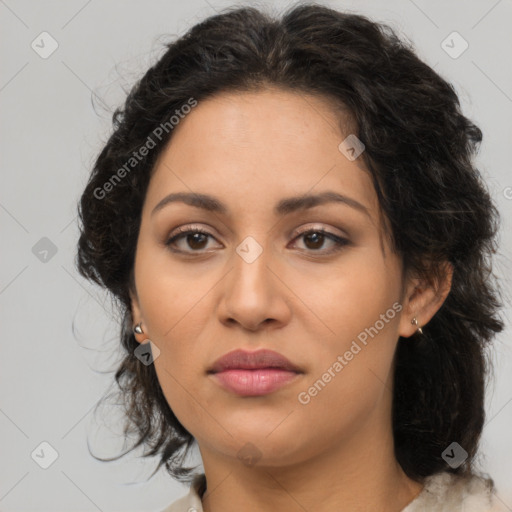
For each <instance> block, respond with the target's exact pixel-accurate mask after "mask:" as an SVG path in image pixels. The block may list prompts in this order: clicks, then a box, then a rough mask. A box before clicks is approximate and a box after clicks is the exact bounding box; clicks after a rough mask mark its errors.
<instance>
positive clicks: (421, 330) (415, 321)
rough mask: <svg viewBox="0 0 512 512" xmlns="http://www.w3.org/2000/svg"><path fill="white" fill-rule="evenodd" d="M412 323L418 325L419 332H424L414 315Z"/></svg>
mask: <svg viewBox="0 0 512 512" xmlns="http://www.w3.org/2000/svg"><path fill="white" fill-rule="evenodd" d="M411 324H413V325H416V326H417V327H418V332H419V333H420V334H423V329H422V328H421V327H420V326H419V325H418V320H416V317H414V318H413V319H412V320H411Z"/></svg>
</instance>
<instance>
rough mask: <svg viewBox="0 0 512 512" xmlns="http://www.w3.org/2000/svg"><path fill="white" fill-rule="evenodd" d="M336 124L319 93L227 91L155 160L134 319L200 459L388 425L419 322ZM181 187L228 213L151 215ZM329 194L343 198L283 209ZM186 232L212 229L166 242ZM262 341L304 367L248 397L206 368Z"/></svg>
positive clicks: (273, 449)
mask: <svg viewBox="0 0 512 512" xmlns="http://www.w3.org/2000/svg"><path fill="white" fill-rule="evenodd" d="M338 124H339V122H338V120H337V117H336V116H335V115H334V114H333V111H332V109H330V108H329V104H328V103H326V102H324V101H322V100H320V99H318V98H315V97H312V96H306V95H302V94H297V93H292V92H285V91H280V90H275V89H267V90H265V91H263V92H257V93H241V94H234V93H223V94H221V95H218V96H217V97H215V98H211V99H208V100H205V101H202V102H199V104H198V105H197V106H196V107H195V108H193V109H192V111H191V112H190V113H189V114H188V115H187V116H186V117H184V119H182V120H181V121H180V122H179V125H177V126H176V127H175V128H174V133H173V137H172V140H171V143H170V144H169V145H168V146H167V148H166V149H165V150H164V152H163V153H162V154H161V155H160V158H159V159H158V162H157V164H156V167H155V169H154V175H153V176H152V178H151V182H150V185H149V188H148V191H147V196H146V200H145V204H144V208H143V212H142V222H141V229H140V234H139V239H138V245H137V252H136V261H135V282H136V291H137V295H136V296H133V315H134V320H136V322H138V321H142V324H143V329H144V332H145V333H146V334H147V336H148V337H149V339H151V341H152V342H153V343H154V344H155V345H156V346H157V347H158V348H159V350H160V354H159V356H158V357H157V358H156V359H155V362H154V364H155V368H156V372H157V375H158V379H159V381H160V384H161V387H162V389H163V392H164V394H165V397H166V399H167V401H168V403H169V405H170V407H171V408H172V410H173V411H174V413H175V415H176V416H177V418H178V419H179V421H180V422H181V423H182V425H183V426H184V427H185V428H186V429H187V430H188V431H189V432H190V433H191V434H192V435H193V436H194V437H195V438H196V440H197V441H198V444H199V447H200V449H201V452H202V454H203V456H204V455H205V454H206V453H210V454H213V453H215V454H217V456H219V457H223V458H225V457H232V458H236V457H237V456H240V455H242V454H245V455H247V451H248V450H249V452H251V451H252V455H253V456H254V457H255V458H256V459H259V460H260V462H259V463H260V464H268V465H269V466H279V465H285V464H290V463H296V462H300V461H304V460H306V459H307V458H310V457H314V456H315V455H317V454H319V453H321V452H324V453H325V452H326V451H328V450H330V449H331V448H332V447H333V446H344V444H345V445H348V444H349V443H350V442H351V440H354V439H356V437H357V436H359V435H362V433H363V432H364V433H365V435H366V436H370V435H377V436H378V435H379V432H384V431H386V432H388V433H389V428H390V411H391V383H392V370H393V369H392V362H393V355H394V351H395V347H396V344H397V340H398V337H399V335H403V336H410V335H411V334H412V333H413V332H414V331H415V327H414V326H411V325H410V320H411V318H410V317H407V318H406V317H405V315H404V314H403V311H402V313H401V312H400V310H401V308H402V304H401V300H402V297H401V290H402V280H401V270H402V268H401V261H400V259H399V258H398V256H397V255H395V254H393V253H392V252H391V250H390V246H389V244H388V240H387V238H386V237H385V236H384V235H383V234H382V228H381V221H380V220H379V216H378V203H377V197H376V194H375V191H374V188H373V185H372V182H371V179H370V177H369V175H368V174H367V173H366V172H365V171H364V170H363V166H362V162H361V160H362V159H361V158H356V159H355V160H350V159H349V158H347V156H346V155H345V154H344V152H343V151H341V150H340V148H339V146H340V144H341V143H342V142H343V141H344V139H345V138H346V137H347V136H348V135H349V133H343V134H342V133H340V131H339V129H338ZM348 145H349V143H347V147H344V149H345V152H346V150H347V149H348ZM356 149H357V148H356ZM348 154H350V152H349V153H348ZM176 193H180V194H185V195H187V197H189V195H191V194H202V195H205V196H209V197H211V198H212V201H213V200H215V202H216V204H219V205H221V206H222V208H221V209H218V210H217V211H211V210H209V209H207V208H202V207H200V206H193V205H191V204H187V202H182V201H169V202H167V203H166V204H165V205H163V206H162V207H160V208H156V209H155V207H156V206H157V205H158V204H159V203H160V202H161V201H162V200H164V198H166V197H167V196H168V195H169V194H176ZM326 193H329V194H332V195H334V194H337V195H339V196H343V197H345V198H346V200H342V201H334V200H332V201H325V202H315V201H311V202H305V203H304V204H303V207H302V208H293V207H285V206H286V205H288V206H290V205H291V206H293V205H294V202H293V201H289V200H290V199H291V198H301V197H302V196H304V195H312V196H317V195H322V194H326ZM284 200H287V203H283V201H284ZM210 202H211V201H210ZM205 204H208V203H207V202H205ZM283 204H284V205H285V206H283ZM279 205H281V208H279V209H278V206H279ZM312 205H314V206H312ZM307 206H312V207H307ZM178 228H180V229H181V230H182V231H183V230H185V231H188V230H190V231H192V232H195V231H197V230H199V231H202V232H205V233H207V234H206V235H201V234H196V235H195V236H194V235H193V234H192V235H191V234H189V235H188V236H187V235H184V236H181V237H179V238H177V239H175V240H174V242H172V243H171V245H168V246H167V245H166V243H167V242H168V241H169V239H171V238H173V237H174V236H175V235H176V234H179V233H177V231H176V230H177V229H178ZM320 230H324V231H325V232H327V234H326V235H322V233H319V231H320ZM306 232H309V234H306V235H304V233H306ZM330 237H332V238H330ZM336 237H339V239H341V243H339V244H338V243H337V242H336ZM139 341H144V340H139ZM262 348H264V349H270V350H273V351H276V352H278V353H280V354H282V355H284V356H285V357H286V358H288V359H289V360H290V361H291V362H292V363H293V364H294V365H296V366H297V367H298V368H299V369H300V370H301V373H294V374H291V378H290V379H289V380H287V381H285V383H284V385H282V386H281V387H279V388H277V389H275V390H273V391H271V392H266V393H261V394H253V395H244V394H239V393H238V392H235V391H233V390H231V389H227V388H225V387H223V386H222V385H221V384H220V379H218V375H217V376H216V375H213V374H210V373H208V371H209V369H210V368H211V366H212V365H213V363H214V362H215V361H216V360H217V359H218V358H219V357H221V356H222V355H224V354H226V353H228V352H230V351H232V350H234V349H243V350H246V351H249V352H253V351H257V350H259V349H262ZM248 371H250V370H248ZM270 371H272V370H270ZM274 375H275V374H274ZM288 375H290V374H288ZM246 443H251V446H250V448H248V447H247V446H245V445H246ZM244 446H245V448H244ZM240 450H241V451H240ZM249 455H251V453H249Z"/></svg>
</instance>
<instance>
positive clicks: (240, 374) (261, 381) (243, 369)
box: [208, 349, 303, 396]
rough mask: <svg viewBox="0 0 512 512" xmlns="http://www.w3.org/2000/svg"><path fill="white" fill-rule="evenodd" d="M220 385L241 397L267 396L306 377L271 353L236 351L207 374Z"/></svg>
mask: <svg viewBox="0 0 512 512" xmlns="http://www.w3.org/2000/svg"><path fill="white" fill-rule="evenodd" d="M208 373H209V374H211V375H212V378H214V379H215V380H216V381H217V383H219V384H220V385H221V386H223V387H224V388H226V389H228V390H230V391H232V392H234V393H236V394H238V395H242V396H258V395H266V394H268V393H272V392H273V391H276V390H277V389H279V388H280V387H282V386H284V385H285V384H286V383H288V382H290V381H291V380H293V379H295V378H297V377H298V376H299V375H300V374H301V373H303V372H302V371H301V370H300V368H298V367H297V366H296V365H294V364H293V363H291V362H290V361H289V360H288V359H286V357H284V356H283V355H281V354H279V353H277V352H274V351H272V350H266V349H263V350H258V351H256V352H246V351H244V350H234V351H232V352H229V353H227V354H225V355H224V356H222V357H221V358H220V359H218V360H217V361H216V362H215V363H214V364H213V366H212V367H211V368H210V369H209V371H208Z"/></svg>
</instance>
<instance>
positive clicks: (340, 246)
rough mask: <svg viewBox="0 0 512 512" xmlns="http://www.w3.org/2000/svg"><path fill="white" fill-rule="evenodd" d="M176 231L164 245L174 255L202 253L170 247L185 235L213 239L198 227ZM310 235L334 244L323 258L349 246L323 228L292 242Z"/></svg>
mask: <svg viewBox="0 0 512 512" xmlns="http://www.w3.org/2000/svg"><path fill="white" fill-rule="evenodd" d="M176 231H177V234H175V235H173V236H172V237H171V238H169V240H167V242H166V243H165V245H166V246H167V247H168V248H169V250H171V251H172V252H175V253H181V254H194V253H196V254H201V252H203V251H201V250H199V251H191V252H189V251H181V250H179V249H173V248H172V247H171V246H172V245H173V244H174V243H175V242H176V241H177V240H178V239H181V238H185V237H186V236H187V235H190V234H196V233H200V234H202V235H206V236H210V237H212V238H215V237H214V236H213V235H212V234H211V233H209V232H208V231H205V230H203V229H202V228H199V227H198V228H193V229H191V227H190V226H186V227H184V228H178V229H177V230H176ZM312 233H317V234H321V235H324V236H325V237H326V238H328V239H330V240H332V241H333V242H334V243H335V247H334V249H331V250H329V251H325V252H323V255H324V256H328V255H331V254H334V253H336V252H338V251H340V250H342V249H343V247H344V246H346V245H349V244H350V241H349V240H347V239H346V238H342V237H339V236H337V235H335V234H333V233H330V232H329V231H326V230H325V229H323V228H312V229H311V228H310V229H308V230H306V231H302V232H300V233H297V234H296V236H295V237H294V239H293V240H296V239H298V238H301V237H304V236H306V235H309V234H312ZM307 252H313V253H321V252H322V251H321V249H318V250H313V249H310V250H309V251H307Z"/></svg>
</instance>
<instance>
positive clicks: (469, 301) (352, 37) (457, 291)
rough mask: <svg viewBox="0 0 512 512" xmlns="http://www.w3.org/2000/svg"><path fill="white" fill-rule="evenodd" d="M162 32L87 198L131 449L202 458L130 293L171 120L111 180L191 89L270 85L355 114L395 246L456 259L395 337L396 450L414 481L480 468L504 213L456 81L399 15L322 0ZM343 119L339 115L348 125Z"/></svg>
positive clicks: (233, 13)
mask: <svg viewBox="0 0 512 512" xmlns="http://www.w3.org/2000/svg"><path fill="white" fill-rule="evenodd" d="M165 46H166V48H165V53H164V54H163V56H162V57H161V58H160V59H159V60H158V62H156V64H154V65H153V66H152V67H151V68H150V69H149V70H148V71H147V72H146V73H145V75H144V76H143V77H142V78H141V79H140V80H139V81H138V82H137V83H136V85H135V86H134V87H133V89H132V90H131V91H130V93H129V95H128V97H127V99H126V102H125V104H124V106H123V108H118V109H117V110H116V111H115V112H114V114H113V116H112V120H113V133H112V134H111V135H110V137H109V139H108V142H107V143H106V144H105V146H104V147H103V149H102V151H101V152H100V154H99V156H98V157H97V159H96V161H95V164H94V168H93V169H92V172H91V175H90V177H89V180H88V183H87V185H86V187H85V190H84V192H83V194H82V196H81V199H80V201H79V205H78V216H79V223H80V238H79V241H78V253H77V260H76V264H77V267H78V270H79V272H80V274H81V275H82V276H84V277H86V278H88V279H90V280H92V281H93V282H95V283H97V284H99V285H100V286H102V287H104V288H106V289H107V290H108V291H109V292H110V293H111V296H112V297H113V298H114V300H115V303H116V306H117V307H119V311H120V313H121V318H122V322H121V329H120V337H121V343H122V346H123V347H124V350H125V351H126V352H125V354H124V359H123V360H122V363H121V365H120V366H119V368H118V369H117V371H116V374H115V379H116V382H117V384H118V386H119V388H120V391H119V393H120V396H121V397H122V399H123V401H122V403H123V404H124V407H125V408H124V413H125V421H126V422H125V427H124V428H125V430H124V434H125V438H126V436H127V435H128V434H129V433H131V434H133V433H134V434H135V435H136V436H137V438H138V439H137V442H136V443H135V444H134V445H133V447H131V448H130V449H129V450H128V452H129V451H132V450H133V449H135V448H137V447H138V446H141V445H142V446H143V447H145V448H146V447H149V448H150V450H149V451H148V452H145V453H144V457H148V456H155V455H159V456H160V461H159V464H158V467H157V468H156V470H155V472H156V471H157V470H158V469H160V467H161V466H162V465H163V464H165V467H166V469H167V471H168V472H169V473H170V474H171V475H172V476H173V477H174V478H175V479H177V480H179V481H181V482H188V483H190V482H191V479H192V477H193V475H192V476H191V475H190V473H191V472H192V471H193V469H194V468H189V467H184V466H183V461H184V458H185V456H186V455H187V454H188V452H189V449H190V448H191V447H192V445H193V443H194V441H195V440H194V438H193V436H192V435H191V434H190V433H189V432H188V431H187V430H186V429H185V428H184V427H183V426H182V425H181V424H180V422H179V421H178V419H177V418H176V416H175V415H174V413H173V411H172V410H171V408H170V407H169V404H168V403H167V401H166V399H165V397H164V394H163V392H162V389H161V387H160V384H159V382H158V379H157V376H156V372H155V369H154V366H153V365H149V366H145V365H144V364H142V363H141V362H140V361H139V360H138V359H137V357H135V356H134V350H135V349H136V348H137V347H138V346H139V344H138V343H137V341H136V340H135V337H134V334H133V331H132V325H133V319H132V318H131V308H130V306H131V302H130V295H129V290H130V289H131V290H134V288H135V285H134V275H133V267H134V256H135V250H136V246H137V239H138V233H139V228H140V221H141V210H142V205H143V201H144V198H145V194H146V190H147V187H148V183H149V180H150V177H151V174H152V170H153V169H154V164H155V161H156V159H157V158H158V156H159V154H161V152H162V150H163V149H164V147H165V145H166V144H167V142H168V141H169V140H170V139H171V136H172V130H167V131H166V133H165V134H164V135H163V136H162V137H161V138H160V139H158V140H156V141H154V142H155V143H156V144H155V147H154V148H153V149H152V150H151V151H149V152H146V153H147V154H145V155H144V156H143V157H140V156H139V158H138V162H137V164H136V165H134V166H133V169H131V170H130V171H129V172H126V173H123V174H126V175H123V177H122V179H119V180H117V181H118V182H117V183H115V186H111V187H109V189H108V193H106V192H105V190H107V188H106V187H105V184H106V183H107V182H109V180H111V179H112V177H113V176H114V174H115V173H116V171H117V170H118V169H121V168H122V167H123V166H125V169H126V162H127V161H129V160H130V158H133V155H134V153H135V152H136V151H137V150H138V149H139V148H141V147H142V146H143V145H144V144H145V143H146V142H147V140H148V137H149V136H150V135H151V134H152V133H154V130H155V128H156V127H158V126H160V125H161V124H162V123H165V122H166V121H168V119H169V116H170V115H171V114H172V113H174V112H176V110H178V111H179V109H180V108H181V107H182V106H183V105H184V104H186V103H187V101H189V99H190V98H194V99H195V100H196V101H197V102H201V101H202V100H205V99H207V98H208V97H211V96H212V95H214V94H216V93H221V92H226V91H232V92H239V91H258V90H262V89H264V88H266V87H269V86H272V87H279V88H281V89H284V90H288V91H295V92H299V93H306V94H313V95H316V96H318V97H322V98H325V99H327V100H329V101H330V102H331V105H332V106H333V109H334V108H335V107H337V106H342V108H343V109H344V111H345V112H346V114H347V115H349V118H350V119H351V121H352V122H353V128H352V130H351V133H354V134H356V135H357V137H358V138H359V139H360V140H361V141H362V142H363V143H364V145H365V151H364V152H363V153H362V155H361V158H362V159H363V162H364V164H365V167H366V168H367V170H368V171H369V173H370V175H371V177H372V180H373V184H374V187H375V191H376V193H377V197H378V199H379V205H380V208H381V211H382V212H383V213H384V215H385V218H386V219H387V221H389V222H388V227H387V228H386V229H387V230H388V231H389V233H388V234H389V236H390V240H391V242H392V247H393V249H394V250H395V251H396V253H397V254H400V255H401V257H402V259H403V265H404V269H405V270H406V271H407V272H413V273H414V274H416V275H419V276H422V277H424V278H425V279H427V280H428V281H429V282H430V283H435V282H437V281H436V280H437V279H439V278H440V277H441V276H442V275H443V274H442V272H443V262H446V261H448V262H450V263H451V264H452V265H453V268H454V271H453V277H452V287H451V292H450V293H449V295H448V297H447V298H446V300H445V302H444V303H443V305H442V306H441V308H440V309H439V311H438V312H437V314H436V315H435V316H434V317H433V318H432V320H431V321H430V322H429V323H428V325H427V326H426V327H425V328H424V335H423V336H417V335H413V336H412V337H411V338H410V339H408V340H403V339H402V338H400V339H399V341H398V346H397V350H396V354H395V374H394V389H393V393H394V398H393V414H392V421H393V432H394V442H395V455H396V458H397V460H398V462H399V463H400V465H401V466H402V468H403V470H404V471H405V473H406V474H407V475H408V476H409V477H410V478H412V479H415V480H417V481H422V480H423V478H424V477H426V476H429V475H432V474H435V473H437V472H440V471H443V470H447V471H449V472H452V473H456V474H461V475H470V474H472V473H473V472H474V458H475V455H476V453H477V448H478V443H479V439H480V435H481V432H482V428H483V424H484V390H485V385H486V376H487V374H488V372H489V370H490V369H491V365H490V364H489V360H488V358H487V357H486V350H485V349H486V347H487V345H488V343H489V342H490V341H491V339H492V338H493V337H494V335H495V333H498V332H500V331H501V330H502V329H503V322H502V320H501V319H500V317H499V316H498V310H499V309H500V308H501V306H502V302H501V297H500V291H499V284H498V282H497V280H496V278H495V276H494V274H493V273H492V268H491V259H492V254H493V253H495V252H496V245H497V242H496V235H497V231H498V227H499V214H498V211H497V209H496V207H495V206H494V204H493V201H492V200H491V197H490V194H489V193H488V191H487V188H486V186H485V184H484V182H483V180H482V177H481V175H480V173H479V171H478V170H477V169H476V168H475V167H474V164H473V163H472V160H473V158H472V157H473V156H474V154H475V153H476V151H477V148H478V147H479V144H480V142H481V140H482V132H481V130H480V129H479V128H478V127H477V126H476V125H475V124H473V123H472V122H471V121H470V120H469V119H468V118H466V117H465V116H464V115H463V114H462V113H461V108H460V103H459V100H458V97H457V94H456V92H455V90H454V88H453V86H452V85H451V84H449V83H448V82H447V81H445V80H444V79H443V78H441V77H440V76H439V75H438V74H437V73H435V72H434V71H433V70H432V69H431V68H430V67H429V66H428V65H427V64H425V63H424V62H422V61H421V60H420V59H419V58H418V57H417V56H416V54H415V52H414V49H413V45H412V44H411V43H410V42H408V41H407V40H405V39H404V38H402V39H401V38H400V37H399V36H398V35H397V34H396V32H395V31H394V30H393V29H392V28H391V27H390V26H388V25H385V24H381V23H377V22H374V21H372V20H370V19H369V18H367V17H365V16H362V15H357V14H353V13H344V12H338V11H335V10H332V9H330V8H328V7H325V6H320V5H317V4H314V3H313V4H307V3H305V4H304V3H300V4H298V5H295V6H292V7H291V8H289V9H288V10H287V11H286V12H285V13H284V14H283V15H282V16H281V17H280V18H279V19H276V18H274V17H273V16H271V15H270V14H268V13H264V12H261V11H260V10H257V9H255V8H246V7H244V8H234V7H232V8H230V9H227V10H225V11H223V12H222V13H220V14H218V15H215V16H211V17H209V18H207V19H206V20H204V21H202V22H200V23H198V24H197V25H195V26H193V27H192V28H191V29H190V30H189V31H188V32H187V33H186V34H185V35H184V36H182V37H180V38H178V39H177V40H174V41H172V42H171V43H169V44H166V45H165ZM346 119H348V117H342V116H340V125H341V123H343V122H344V120H346ZM110 183H112V181H111V182H110ZM100 190H101V191H102V192H101V197H100V194H99V192H98V191H100ZM453 441H457V442H458V443H459V444H460V445H461V446H462V447H463V448H464V449H465V450H466V451H467V453H468V458H467V459H466V461H465V462H464V463H463V464H462V465H461V466H459V467H457V468H454V469H453V468H450V467H448V466H447V465H446V463H445V462H444V460H443V458H442V457H441V454H442V452H443V451H444V450H445V449H446V448H447V447H448V446H449V445H450V444H451V443H452V442H453ZM128 452H125V453H123V454H121V455H119V456H118V457H115V458H114V459H118V458H119V457H121V456H124V455H125V454H126V453H128ZM114 459H102V460H114ZM153 475H154V473H153V474H152V476H153Z"/></svg>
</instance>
